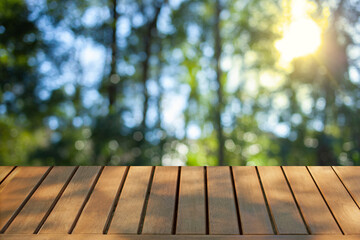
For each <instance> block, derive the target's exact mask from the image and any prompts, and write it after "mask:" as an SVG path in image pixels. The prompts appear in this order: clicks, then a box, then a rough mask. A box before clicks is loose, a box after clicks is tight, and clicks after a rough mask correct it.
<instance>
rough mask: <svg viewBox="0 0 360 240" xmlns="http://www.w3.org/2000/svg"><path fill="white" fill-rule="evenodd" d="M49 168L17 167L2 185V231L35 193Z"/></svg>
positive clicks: (0, 223)
mask: <svg viewBox="0 0 360 240" xmlns="http://www.w3.org/2000/svg"><path fill="white" fill-rule="evenodd" d="M48 169H49V167H17V168H16V169H15V170H14V171H13V172H12V173H11V174H10V176H9V177H7V178H6V179H5V181H4V182H3V184H1V185H0V189H1V190H0V229H2V228H3V227H4V226H5V224H6V223H7V222H8V221H9V220H10V218H11V217H12V216H13V214H14V213H15V212H16V210H17V209H18V208H19V207H20V206H21V204H22V203H23V201H24V200H25V199H26V197H27V196H28V195H29V194H30V193H31V192H32V191H33V189H34V187H35V186H36V185H37V184H38V183H39V181H40V180H41V178H42V177H43V176H44V174H45V173H46V171H47V170H48Z"/></svg>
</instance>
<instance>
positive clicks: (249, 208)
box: [233, 167, 274, 235]
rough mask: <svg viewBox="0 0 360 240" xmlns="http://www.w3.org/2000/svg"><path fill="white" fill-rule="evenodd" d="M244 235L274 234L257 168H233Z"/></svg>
mask: <svg viewBox="0 0 360 240" xmlns="http://www.w3.org/2000/svg"><path fill="white" fill-rule="evenodd" d="M233 174H234V183H235V189H236V194H237V200H238V205H239V211H240V219H241V224H242V230H243V234H270V235H271V234H274V231H273V229H272V225H271V221H270V217H269V213H268V211H267V207H266V204H265V199H264V195H263V192H262V190H261V186H260V182H259V178H258V175H257V172H256V169H255V167H233Z"/></svg>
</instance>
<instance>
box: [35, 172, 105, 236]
mask: <svg viewBox="0 0 360 240" xmlns="http://www.w3.org/2000/svg"><path fill="white" fill-rule="evenodd" d="M99 171H100V167H79V169H78V170H77V171H76V173H75V175H74V177H73V178H72V179H71V182H70V183H69V185H68V186H67V188H66V189H65V191H64V193H63V194H62V196H61V198H60V199H59V201H58V203H57V204H56V206H55V207H54V209H53V211H52V212H51V213H50V215H49V217H48V218H47V220H46V221H45V223H44V225H43V227H42V228H41V229H40V234H41V233H68V231H69V230H70V228H71V226H72V224H73V222H74V220H75V218H76V216H77V214H78V212H79V210H80V208H81V206H82V204H83V202H84V200H85V198H86V196H87V194H88V192H89V190H90V188H91V186H92V184H93V182H94V180H95V178H96V176H97V174H98V173H99Z"/></svg>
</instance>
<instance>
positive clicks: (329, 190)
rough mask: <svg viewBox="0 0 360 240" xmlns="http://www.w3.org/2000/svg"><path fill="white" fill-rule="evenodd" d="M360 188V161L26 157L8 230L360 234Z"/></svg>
mask: <svg viewBox="0 0 360 240" xmlns="http://www.w3.org/2000/svg"><path fill="white" fill-rule="evenodd" d="M4 169H5V168H1V166H0V172H1V170H3V171H5V172H7V173H6V174H5V175H7V174H8V173H9V171H11V169H12V168H9V169H10V170H9V169H5V170H4ZM179 173H180V175H179ZM359 191H360V168H359V167H258V168H256V167H181V168H180V167H96V166H94V167H79V168H77V167H16V168H14V169H13V170H12V172H11V173H10V174H9V175H8V176H7V177H6V178H5V179H4V181H3V182H2V183H1V184H0V224H1V226H0V228H1V230H2V232H1V233H0V239H1V240H18V239H21V240H22V239H30V240H31V239H34V240H36V239H38V240H50V239H65V240H66V239H68V240H79V239H84V240H85V239H99V240H101V239H104V240H105V239H109V240H110V239H111V240H112V239H114V240H115V239H119V240H125V239H127V240H135V239H138V240H146V239H147V240H151V239H157V240H161V239H164V240H165V239H170V240H171V239H174V240H175V239H178V240H185V239H190V240H191V239H192V240H200V239H209V240H225V239H227V240H230V239H233V240H235V239H238V240H239V239H240V240H241V239H242V240H275V239H279V240H285V239H286V240H330V239H331V240H332V239H336V240H360V227H359V226H360V208H359V205H358V203H359V197H360V196H359ZM273 229H274V230H273ZM34 231H35V233H38V232H39V234H33V233H34ZM274 231H275V234H281V235H274ZM21 233H23V234H21ZM343 234H345V235H343Z"/></svg>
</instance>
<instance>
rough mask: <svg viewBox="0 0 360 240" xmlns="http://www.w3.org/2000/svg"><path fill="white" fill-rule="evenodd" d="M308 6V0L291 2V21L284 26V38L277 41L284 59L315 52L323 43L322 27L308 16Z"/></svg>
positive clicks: (290, 59)
mask: <svg viewBox="0 0 360 240" xmlns="http://www.w3.org/2000/svg"><path fill="white" fill-rule="evenodd" d="M285 1H286V0H285ZM308 8H309V6H308V5H307V2H306V0H293V1H292V2H291V21H290V23H288V24H285V26H284V27H283V37H282V39H280V40H278V41H277V42H276V43H275V47H276V49H277V50H278V51H279V52H280V54H281V60H282V61H285V62H291V61H292V60H293V59H294V58H298V57H302V56H306V55H309V54H311V53H314V52H315V51H316V50H317V49H318V48H319V46H320V44H321V33H322V31H321V28H320V27H319V26H318V24H317V23H316V22H315V21H314V20H312V19H311V18H310V17H309V16H308V14H307V10H308Z"/></svg>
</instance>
